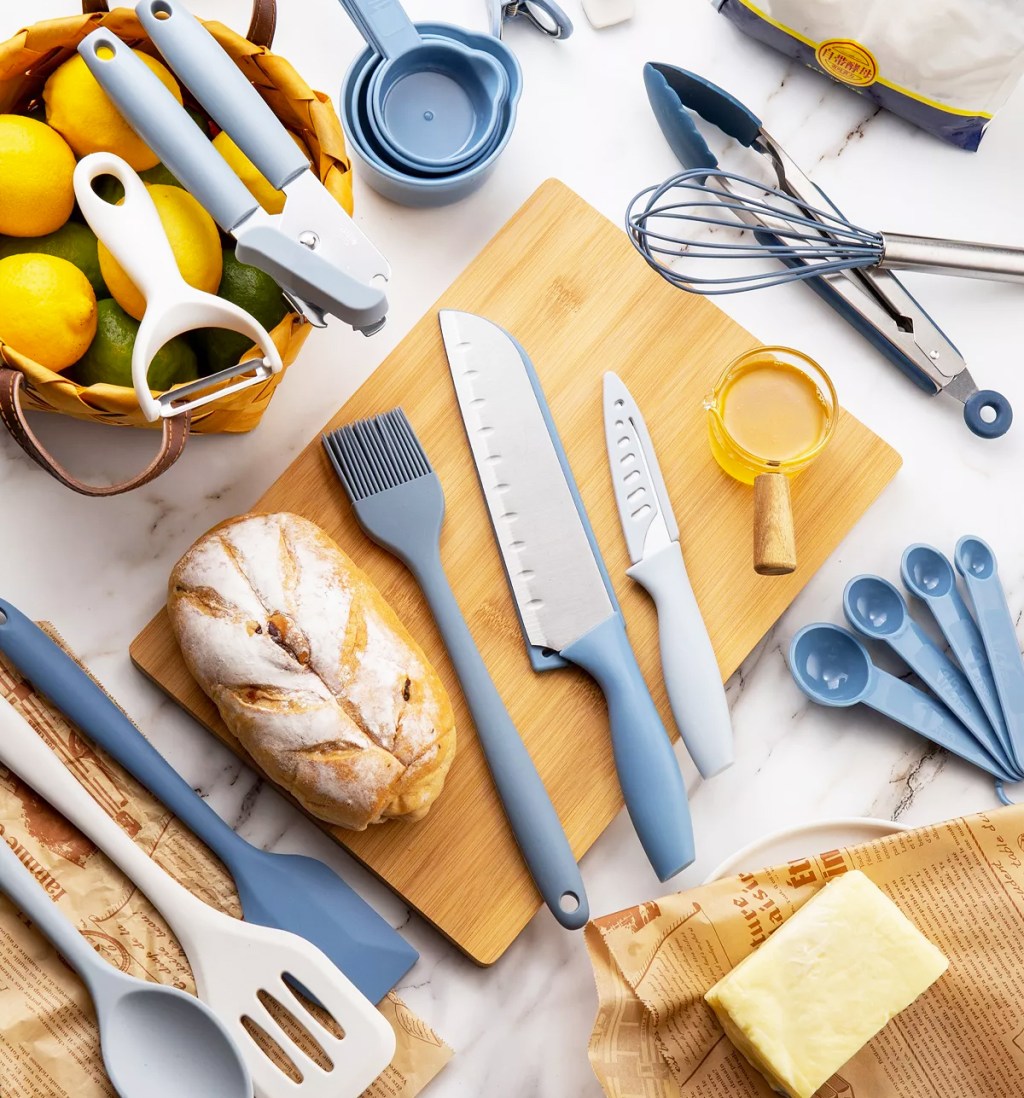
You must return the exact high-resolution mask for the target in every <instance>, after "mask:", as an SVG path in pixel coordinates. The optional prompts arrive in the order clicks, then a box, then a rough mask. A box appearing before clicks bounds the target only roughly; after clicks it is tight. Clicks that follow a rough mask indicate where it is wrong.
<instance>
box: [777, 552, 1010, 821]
mask: <svg viewBox="0 0 1024 1098" xmlns="http://www.w3.org/2000/svg"><path fill="white" fill-rule="evenodd" d="M900 574H901V577H902V579H903V585H904V587H905V588H906V589H907V591H908V592H910V594H911V595H913V596H914V598H915V599H916V600H917V602H918V603H919V604H920V605H921V606H922V607H924V608H925V609H927V611H928V612H929V613H930V614H931V616H932V618H933V619H934V621H935V623H936V624H937V625H938V627H939V630H940V631H941V633H942V635H943V637H944V638H945V640H946V643H947V645H948V646H949V651H950V653H951V654H952V657H953V658H952V659H951V658H950V656H948V655H946V653H945V652H943V651H942V650H941V649H940V648H939V646H938V645H937V644H936V643H935V642H934V641H933V640H932V639H931V637H930V636H929V635H928V634H927V633H926V632H925V631H924V630H923V629H922V628H921V626H920V625H919V624H918V623H917V622H916V621H915V620H914V619H913V617H912V616H911V613H910V608H909V606H908V605H907V600H906V599H905V598H904V596H903V594H902V592H900V591H899V590H898V588H897V587H896V586H895V585H894V584H892V583H890V582H889V581H888V580H885V579H882V578H881V577H880V576H870V575H863V576H856V577H855V578H854V579H852V580H850V582H849V583H848V584H847V585H846V589H845V591H844V592H843V611H844V614H845V616H846V620H847V621H848V622H849V624H850V625H851V627H852V629H853V630H854V632H851V631H849V630H847V629H844V628H842V627H841V626H838V625H833V624H831V623H829V622H816V623H814V624H812V625H807V626H805V627H804V628H803V629H801V630H800V631H799V632H798V633H797V634H796V636H795V637H794V638H793V641H792V644H791V645H790V649H789V667H790V671H791V672H792V675H793V678H794V680H795V681H796V684H797V686H799V687H800V689H801V690H802V691H803V692H804V694H806V695H807V697H809V698H810V699H811V700H812V701H815V702H817V703H818V704H819V705H827V706H832V707H837V708H845V707H850V706H854V705H858V704H864V705H867V706H869V707H870V708H872V709H875V710H877V711H878V712H880V713H883V714H884V715H885V716H887V717H890V718H891V719H893V720H895V721H898V722H899V723H900V724H903V725H905V726H906V727H907V728H910V729H911V730H913V731H915V732H917V733H919V734H920V735H922V736H924V737H925V738H926V739H928V740H931V742H932V743H935V744H938V745H939V746H940V747H944V748H945V749H946V750H947V751H950V752H951V753H952V754H954V755H958V756H959V757H960V758H962V759H964V760H965V761H966V762H969V763H971V764H972V765H974V766H977V767H978V768H980V769H981V770H984V771H985V772H986V773H988V774H991V775H992V777H993V778H995V780H996V793H997V795H998V797H999V799H1000V800H1001V801H1002V802H1003V803H1004V804H1010V803H1011V802H1010V800H1009V797H1008V796H1007V794H1006V791H1005V789H1004V783H1013V782H1018V781H1024V660H1022V658H1021V652H1020V646H1019V644H1018V641H1017V633H1016V629H1015V626H1014V619H1013V615H1012V613H1011V611H1010V607H1009V604H1008V602H1007V599H1006V593H1005V591H1004V589H1003V586H1002V583H1001V582H1000V579H999V572H998V567H997V564H996V557H995V554H994V553H993V551H992V549H991V548H990V547H989V546H988V545H987V544H986V543H985V542H984V541H982V540H981V538H978V537H973V536H967V537H962V538H961V539H960V540H959V541H958V542H957V545H956V550H955V552H954V554H953V560H952V561H950V560H949V559H948V558H947V557H946V556H945V555H944V554H943V553H941V552H940V551H939V550H938V549H935V548H933V547H932V546H930V545H920V544H918V545H911V546H910V547H909V548H908V549H907V550H906V552H905V553H904V554H903V560H902V563H901V567H900ZM958 574H959V576H960V578H961V580H962V581H963V588H964V591H965V592H966V595H967V601H965V600H964V598H963V597H962V596H961V594H960V591H959V590H958V588H957V575H958ZM968 604H969V607H968ZM855 633H858V634H860V635H861V636H862V637H866V638H867V639H869V640H873V641H876V642H878V643H880V644H884V645H886V646H887V647H888V648H889V649H890V650H891V651H892V652H894V653H895V654H896V656H897V657H899V659H900V660H901V661H902V662H903V663H904V664H905V665H906V666H907V667H908V668H909V669H910V670H911V671H913V672H914V674H915V675H916V676H917V677H918V678H919V679H920V680H921V682H922V683H923V684H924V685H925V686H926V687H927V688H928V690H929V691H930V693H926V692H925V691H924V690H920V689H918V688H917V687H915V686H912V685H911V684H910V683H907V682H904V681H903V679H901V678H897V677H896V676H895V675H891V674H889V673H888V672H887V671H883V670H882V669H881V668H879V667H877V666H876V665H875V664H874V663H873V661H872V659H871V656H870V654H869V652H868V650H867V648H866V647H865V646H864V645H863V644H862V643H861V641H860V640H859V639H858V638H857V636H856V635H855Z"/></svg>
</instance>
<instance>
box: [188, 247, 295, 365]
mask: <svg viewBox="0 0 1024 1098" xmlns="http://www.w3.org/2000/svg"><path fill="white" fill-rule="evenodd" d="M217 296H218V297H223V298H224V299H225V300H226V301H231V302H233V303H234V304H235V305H239V306H241V307H242V308H243V309H245V311H246V312H247V313H249V315H250V316H252V317H254V318H255V319H256V320H257V321H259V323H260V324H262V325H263V327H264V328H266V329H267V331H268V332H270V331H273V329H274V328H275V327H277V325H278V324H280V323H281V321H282V320H283V319H284V317H285V315H286V314H287V312H288V303H287V302H286V301H285V299H284V297H283V296H282V294H281V291H280V289H278V285H277V283H276V282H275V281H274V280H273V279H272V278H271V277H270V275H268V274H266V273H265V272H263V271H261V270H259V268H257V267H250V266H248V264H245V263H239V262H238V260H237V259H236V258H235V253H234V252H233V251H232V250H231V249H230V248H228V249H226V250H225V252H224V273H223V274H222V275H221V279H220V287H219V288H218V290H217ZM193 340H194V345H195V347H196V349H197V350H198V351H199V360H200V364H201V365H200V368H201V370H202V372H203V374H204V375H209V374H215V373H216V372H217V371H218V370H226V369H227V368H228V367H229V366H234V365H235V364H236V363H238V362H240V361H241V360H242V355H244V354H245V352H246V351H248V350H249V348H250V347H252V340H251V339H249V338H248V337H247V336H244V335H239V334H238V333H237V332H228V331H225V330H224V329H223V328H204V329H202V331H199V332H197V333H196V334H195V335H194V336H193Z"/></svg>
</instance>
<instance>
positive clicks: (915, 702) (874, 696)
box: [861, 668, 1017, 781]
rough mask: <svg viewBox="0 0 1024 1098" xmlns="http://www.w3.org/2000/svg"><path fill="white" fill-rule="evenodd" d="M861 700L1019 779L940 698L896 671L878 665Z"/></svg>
mask: <svg viewBox="0 0 1024 1098" xmlns="http://www.w3.org/2000/svg"><path fill="white" fill-rule="evenodd" d="M861 700H862V701H863V702H864V704H865V705H869V706H871V708H872V709H876V710H877V711H878V712H879V713H884V714H885V716H887V717H891V718H892V719H893V720H894V721H899V723H900V724H902V725H905V726H906V727H907V728H910V729H911V730H913V731H914V732H918V733H920V735H922V736H924V737H925V739H927V740H931V742H932V743H935V744H938V745H939V747H943V748H945V749H946V750H947V751H949V752H951V753H952V754H954V755H959V756H960V758H961V759H964V760H965V761H966V762H969V763H971V764H972V765H973V766H976V767H978V768H979V769H980V770H984V771H985V772H986V773H988V774H991V775H992V776H993V777H996V778H1001V779H1003V780H1004V781H1016V780H1017V779H1016V777H1015V775H1014V772H1013V771H1010V770H1008V769H1006V768H1005V767H1004V766H1002V765H1001V764H999V763H996V762H994V761H993V759H992V758H991V756H990V755H989V753H988V752H987V751H985V750H984V749H983V748H982V747H981V746H980V745H979V744H978V742H977V741H976V740H975V739H974V737H973V736H972V735H971V734H970V732H968V731H967V729H966V728H964V726H963V725H962V724H961V723H960V722H959V721H958V720H957V719H956V718H955V717H954V716H953V714H952V713H950V712H949V710H948V709H946V707H945V706H944V705H943V704H942V703H941V702H938V701H936V700H935V699H934V698H932V697H931V696H930V695H928V694H925V693H924V692H923V691H921V690H918V689H917V688H916V687H913V686H911V685H910V684H909V683H905V682H903V681H902V680H900V679H897V678H896V677H895V676H894V675H890V674H889V673H888V672H886V671H879V670H878V669H877V668H875V670H874V671H873V673H872V675H871V682H870V684H869V685H868V688H867V690H866V692H865V694H864V696H863V698H862V699H861Z"/></svg>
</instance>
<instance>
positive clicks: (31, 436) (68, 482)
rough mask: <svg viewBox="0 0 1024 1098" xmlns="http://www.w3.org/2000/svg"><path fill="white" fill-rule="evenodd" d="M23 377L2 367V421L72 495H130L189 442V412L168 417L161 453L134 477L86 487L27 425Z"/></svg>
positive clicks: (15, 371)
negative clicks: (22, 401) (23, 403)
mask: <svg viewBox="0 0 1024 1098" xmlns="http://www.w3.org/2000/svg"><path fill="white" fill-rule="evenodd" d="M23 382H24V375H23V374H22V373H21V371H20V370H12V369H11V368H10V367H9V366H0V419H2V420H3V424H4V426H5V427H6V428H7V430H8V431H10V433H11V437H12V438H13V439H14V441H15V442H17V444H18V445H19V446H20V447H21V448H22V449H23V450H24V451H25V453H26V454H28V456H29V457H30V458H32V460H33V461H34V462H36V464H37V465H40V466H41V467H42V468H43V469H45V470H46V472H48V473H49V474H50V476H51V477H54V478H55V479H57V480H59V481H60V482H61V484H63V485H64V486H65V487H67V488H70V489H71V491H72V492H78V493H79V495H82V496H119V495H121V493H122V492H130V491H131V490H132V489H133V488H141V487H142V485H143V484H148V483H149V482H150V481H151V480H155V479H156V478H157V477H158V476H160V474H161V473H166V472H167V470H168V469H170V467H171V466H172V465H173V464H174V463H175V462H176V461H177V460H178V458H180V457H181V452H182V450H184V449H185V442H186V441H187V439H188V431H189V426H190V424H191V421H192V417H191V415H190V413H188V412H186V413H185V414H184V415H180V416H169V417H168V418H166V419H165V420H164V437H163V443H162V444H161V446H160V451H159V453H158V454H157V455H156V457H155V458H154V459H153V460H152V462H150V464H149V465H147V466H146V468H145V469H143V470H142V472H141V473H138V474H137V475H136V476H134V477H130V478H129V479H128V480H123V481H120V482H119V483H117V484H104V485H96V484H86V483H85V482H84V481H81V480H78V478H77V477H73V476H72V475H71V474H70V473H69V472H68V471H67V470H66V469H65V468H64V467H63V466H62V465H61V464H60V462H59V461H57V459H56V458H55V457H54V456H53V455H52V454H51V453H50V452H49V450H47V449H46V447H45V446H44V445H43V444H42V442H40V441H39V439H38V438H37V437H36V434H35V432H34V431H33V430H32V428H31V427H29V425H28V420H27V419H26V418H25V409H24V408H22V406H21V386H22V384H23Z"/></svg>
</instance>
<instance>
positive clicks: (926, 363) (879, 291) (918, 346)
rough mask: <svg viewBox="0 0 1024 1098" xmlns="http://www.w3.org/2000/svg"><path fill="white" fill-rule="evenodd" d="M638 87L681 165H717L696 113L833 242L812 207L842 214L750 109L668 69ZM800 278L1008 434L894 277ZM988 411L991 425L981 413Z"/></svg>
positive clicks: (878, 343)
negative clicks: (747, 154) (758, 164)
mask: <svg viewBox="0 0 1024 1098" xmlns="http://www.w3.org/2000/svg"><path fill="white" fill-rule="evenodd" d="M644 83H645V84H646V86H647V95H648V98H649V99H650V102H651V106H652V108H653V110H654V114H655V117H656V118H657V120H658V124H659V125H660V127H661V130H662V133H663V134H664V135H665V138H666V139H667V141H668V143H669V145H670V147H671V148H672V151H673V152H674V153H675V154H676V156H677V157H678V159H679V161H680V163H681V164H683V166H684V167H686V168H687V169H692V170H698V169H703V168H706V169H708V170H709V172H710V171H712V170H713V169H716V168H717V167H718V160H717V158H716V157H715V155H714V153H712V151H711V150H710V148H708V145H707V142H706V141H705V140H704V138H703V137H702V136H701V134H700V131H699V130H698V129H697V127H696V125H695V123H694V121H693V116H692V115H691V114H690V113H689V112H690V111H693V112H694V113H695V114H697V115H699V116H700V117H701V118H703V119H704V120H705V121H707V122H710V123H712V124H713V125H715V126H717V127H718V128H719V129H720V130H721V131H722V132H723V133H725V134H727V135H728V136H729V137H732V138H733V139H734V140H736V141H738V142H739V143H740V144H741V145H744V146H746V147H747V148H749V149H752V150H753V151H754V152H756V153H759V154H760V155H761V156H763V157H764V158H765V159H766V160H767V161H768V164H769V166H770V170H771V174H772V176H773V177H774V179H773V182H772V184H771V185H772V186H774V187H777V188H778V189H779V190H780V191H782V192H784V193H785V194H786V195H788V196H789V198H791V199H792V200H793V203H794V205H796V206H797V207H798V208H799V209H800V212H801V213H802V214H803V215H805V216H806V217H808V218H810V219H811V220H813V221H816V222H819V223H820V224H821V230H820V231H821V234H822V236H823V237H826V238H831V237H830V233H829V231H828V227H827V225H826V224H825V223H823V222H821V219H820V218H819V217H817V216H816V214H815V209H816V208H819V209H820V208H824V209H826V210H827V209H831V210H833V211H835V213H836V215H837V216H838V217H840V218H842V217H844V215H843V214H842V211H840V210H839V208H838V207H837V206H836V205H835V203H834V202H833V201H832V200H831V199H830V198H829V197H828V195H826V194H825V193H824V192H823V191H822V190H821V189H820V188H819V187H817V186H816V185H815V184H814V183H812V182H811V180H810V179H809V178H808V177H807V175H806V174H805V173H804V171H803V170H802V169H801V168H800V167H799V166H798V165H797V164H796V163H795V161H794V160H793V159H792V158H791V157H790V156H789V154H788V153H787V152H786V151H785V149H783V148H782V146H781V145H780V144H779V143H778V141H776V140H775V139H774V138H773V137H772V136H771V135H770V134H768V133H767V132H766V131H765V129H764V127H763V126H762V124H761V121H760V119H759V118H758V117H757V116H756V115H755V114H754V113H753V112H752V111H751V110H750V109H749V108H748V107H746V106H744V105H743V104H742V103H740V102H739V101H738V100H737V99H734V98H733V96H731V95H730V94H729V93H728V92H726V91H724V90H723V89H722V88H719V87H718V86H717V85H715V84H712V83H711V82H710V81H708V80H705V79H703V78H702V77H700V76H697V75H696V74H694V73H692V72H687V71H686V70H685V69H679V68H676V67H675V66H673V65H664V64H648V65H646V66H645V68H644ZM705 182H706V184H707V186H708V187H709V188H715V189H717V190H721V191H722V192H723V195H726V196H729V197H732V196H733V193H734V192H733V190H732V187H731V185H730V182H729V180H728V179H722V178H718V177H716V176H712V175H709V176H708V177H707V179H706V180H705ZM740 205H741V203H739V202H737V203H736V204H735V207H733V206H730V209H732V210H733V212H734V213H735V215H736V217H737V218H738V219H739V220H741V221H743V222H745V223H746V224H748V225H750V226H751V227H753V228H756V230H757V232H755V235H756V236H757V238H758V239H759V240H760V241H761V242H762V243H767V244H773V243H777V242H778V238H777V237H775V236H773V234H772V230H773V228H778V227H779V226H778V225H775V226H773V223H772V220H771V218H770V217H767V216H760V217H759V216H758V215H757V214H755V213H753V212H751V211H750V210H743V211H742V212H740V211H738V207H739V206H740ZM782 262H784V263H786V264H787V265H789V266H792V267H797V266H803V265H804V261H802V260H800V259H799V258H796V257H787V258H786V259H783V260H782ZM806 281H807V284H808V285H809V286H810V287H811V289H812V290H814V291H815V293H817V294H818V296H819V297H821V298H822V299H823V300H824V301H825V302H827V303H828V304H829V305H830V306H831V307H832V308H833V309H835V311H836V312H837V313H839V315H840V316H841V317H843V319H844V320H846V321H848V322H849V323H850V324H852V325H853V326H854V327H855V328H856V329H857V330H858V331H859V332H860V333H861V334H862V335H864V336H865V337H866V338H867V339H868V341H869V342H870V343H871V344H872V345H873V346H874V347H875V348H876V349H877V350H879V351H881V352H882V354H883V355H885V357H886V358H888V359H889V361H890V362H892V363H893V364H894V365H895V366H898V367H899V369H901V370H902V371H903V372H904V373H905V374H907V376H908V377H909V378H910V379H911V380H912V381H913V382H914V383H915V384H917V385H918V386H919V387H920V388H922V389H924V390H925V391H926V392H928V393H930V394H932V395H935V394H936V393H940V392H945V393H948V394H949V395H950V396H952V397H954V398H955V399H956V400H958V401H959V402H960V403H961V404H963V405H964V420H965V421H966V423H967V426H968V427H969V428H970V429H971V431H973V432H974V433H975V434H977V435H981V436H983V437H986V438H993V437H997V436H998V435H1002V434H1003V433H1005V431H1006V430H1007V429H1008V428H1009V426H1010V423H1011V421H1012V418H1013V413H1012V410H1011V409H1010V405H1009V402H1008V401H1007V400H1006V398H1005V397H1003V396H1002V394H1000V393H996V392H993V391H991V390H979V389H978V387H977V385H976V384H975V382H974V379H973V378H972V377H971V374H970V371H969V370H968V369H967V363H966V361H965V360H964V357H963V355H962V354H961V353H960V352H959V351H958V350H957V348H956V347H955V346H954V344H953V343H952V341H951V340H950V339H949V337H948V336H947V335H946V334H945V333H944V332H943V331H942V329H941V328H939V326H938V325H937V324H936V323H935V321H934V320H932V318H931V317H930V316H929V315H928V314H927V313H926V312H925V311H924V309H923V308H922V307H921V305H919V304H918V302H917V301H916V300H915V299H914V297H913V296H912V295H911V294H910V292H909V291H908V290H907V288H906V287H905V286H904V285H903V283H902V282H900V280H899V279H898V278H897V277H896V276H895V275H893V274H892V273H891V272H889V271H886V270H882V269H879V268H877V267H873V268H870V269H867V270H844V271H836V272H832V273H827V274H822V275H820V276H816V277H813V278H808V279H807V280H806ZM986 409H987V410H989V418H985V416H983V414H982V413H983V412H984V411H985V410H986Z"/></svg>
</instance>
